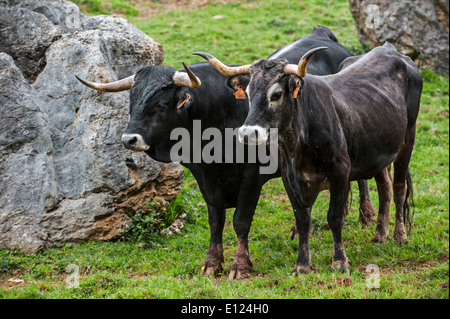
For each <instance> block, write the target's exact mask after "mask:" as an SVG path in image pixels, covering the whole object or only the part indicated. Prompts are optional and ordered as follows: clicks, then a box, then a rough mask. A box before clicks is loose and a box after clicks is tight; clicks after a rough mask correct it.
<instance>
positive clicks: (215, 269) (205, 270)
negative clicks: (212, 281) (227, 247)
mask: <svg viewBox="0 0 450 319" xmlns="http://www.w3.org/2000/svg"><path fill="white" fill-rule="evenodd" d="M222 271H223V268H222V265H216V266H206V265H203V266H202V268H201V269H200V276H210V275H213V276H215V277H217V276H219V275H220V274H221V273H222Z"/></svg>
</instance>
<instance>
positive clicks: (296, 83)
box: [289, 75, 303, 99]
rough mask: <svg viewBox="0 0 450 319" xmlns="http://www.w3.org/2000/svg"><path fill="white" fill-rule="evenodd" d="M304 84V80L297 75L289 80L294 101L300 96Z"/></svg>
mask: <svg viewBox="0 0 450 319" xmlns="http://www.w3.org/2000/svg"><path fill="white" fill-rule="evenodd" d="M302 84H303V80H302V79H301V78H300V77H298V76H296V75H293V76H291V78H290V79H289V92H292V97H293V98H294V99H296V98H297V96H298V94H299V93H300V90H301V88H302Z"/></svg>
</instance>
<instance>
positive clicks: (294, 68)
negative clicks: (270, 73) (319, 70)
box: [284, 47, 328, 78]
mask: <svg viewBox="0 0 450 319" xmlns="http://www.w3.org/2000/svg"><path fill="white" fill-rule="evenodd" d="M324 49H328V48H327V47H317V48H314V49H311V50H309V51H308V52H306V53H305V54H304V55H303V56H302V58H301V59H300V62H298V65H295V64H287V65H286V66H285V67H284V73H286V74H295V75H298V76H299V77H301V78H303V77H305V76H306V66H307V65H308V61H309V59H310V58H311V56H312V55H313V54H314V53H316V52H317V51H320V50H324Z"/></svg>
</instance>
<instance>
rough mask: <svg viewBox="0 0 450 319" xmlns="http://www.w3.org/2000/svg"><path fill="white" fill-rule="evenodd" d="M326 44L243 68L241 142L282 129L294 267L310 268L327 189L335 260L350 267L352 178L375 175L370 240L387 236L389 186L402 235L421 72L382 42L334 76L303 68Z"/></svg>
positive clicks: (399, 239) (402, 237)
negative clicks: (316, 208)
mask: <svg viewBox="0 0 450 319" xmlns="http://www.w3.org/2000/svg"><path fill="white" fill-rule="evenodd" d="M322 49H326V48H324V47H319V48H316V49H313V50H311V51H309V52H308V53H306V54H305V56H304V57H303V58H302V60H301V61H300V62H299V64H298V65H293V64H288V62H287V61H286V60H259V61H257V62H255V63H253V64H252V65H251V66H247V68H245V67H242V66H241V70H242V69H245V72H247V73H248V72H250V71H251V80H250V83H249V84H248V87H247V94H248V98H249V101H250V104H251V107H250V112H249V114H248V116H247V118H246V120H245V123H244V124H243V126H242V127H241V128H240V130H239V137H240V140H242V141H244V142H246V143H248V144H260V143H266V142H267V141H268V132H269V128H277V129H278V146H279V152H280V163H279V165H280V169H281V174H282V178H283V182H284V185H285V187H286V190H287V193H288V195H289V198H290V200H291V203H292V206H293V208H294V213H295V217H296V222H297V228H298V231H299V254H298V259H297V266H296V268H295V269H294V273H298V272H301V273H307V272H308V271H310V269H311V257H310V252H309V233H310V230H311V216H310V213H311V208H312V205H313V203H314V202H315V200H316V198H317V196H318V194H319V192H320V191H321V190H323V189H329V190H330V206H329V210H328V223H329V226H330V229H331V231H332V233H333V239H334V251H333V263H332V266H333V268H335V269H337V270H340V271H344V270H346V269H348V267H349V263H348V259H347V256H346V253H345V250H344V246H343V243H342V236H341V234H342V227H343V223H344V216H345V211H346V205H347V199H348V198H347V197H348V191H349V184H350V181H352V180H358V179H369V178H372V177H375V179H376V182H377V187H378V191H379V193H380V211H379V216H378V225H377V229H376V232H375V236H374V241H384V240H386V238H387V237H388V235H389V231H388V213H389V210H388V209H389V202H390V200H391V198H392V194H393V197H394V203H395V206H396V222H395V230H394V241H395V242H396V243H398V244H403V243H406V232H405V225H404V219H405V212H406V210H407V209H406V202H407V197H408V194H409V191H410V190H411V189H410V186H411V185H410V183H408V182H407V176H408V165H409V161H410V158H411V153H412V150H413V146H414V140H415V133H416V119H417V116H418V112H419V104H420V96H421V92H422V78H421V75H420V72H419V70H418V68H417V66H416V65H415V64H414V63H413V62H412V60H411V59H410V58H408V57H406V56H403V55H400V54H399V53H398V52H397V51H396V50H395V48H394V47H393V46H392V45H391V44H389V43H386V44H385V45H384V46H381V47H377V48H375V49H373V50H372V51H371V52H369V53H367V54H365V55H362V56H358V57H350V58H347V59H346V60H344V62H343V65H342V70H341V71H340V72H339V73H337V74H334V75H326V76H314V75H309V74H308V75H307V74H306V65H307V62H308V60H309V58H310V57H311V56H312V55H313V54H314V52H316V51H318V50H322ZM391 163H393V165H394V178H393V187H392V186H391V185H392V181H391V178H390V172H389V170H388V168H390V165H391ZM392 188H393V189H392Z"/></svg>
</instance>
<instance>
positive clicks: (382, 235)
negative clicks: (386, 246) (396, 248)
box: [372, 165, 392, 243]
mask: <svg viewBox="0 0 450 319" xmlns="http://www.w3.org/2000/svg"><path fill="white" fill-rule="evenodd" d="M390 169H391V166H390V165H389V166H388V167H386V168H384V169H383V170H381V172H379V173H378V174H377V175H376V176H375V181H376V182H377V188H378V197H379V209H378V220H377V228H376V229H375V234H374V236H373V239H372V242H373V243H378V242H385V241H386V240H387V239H388V238H389V206H390V204H391V199H392V176H391V172H390Z"/></svg>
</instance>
